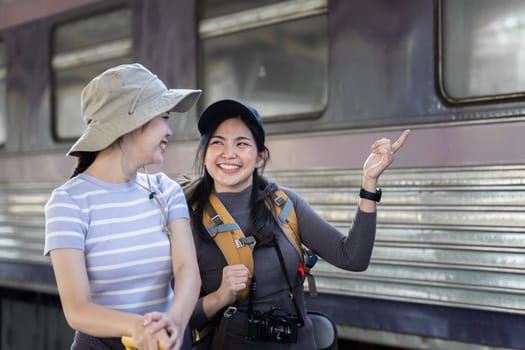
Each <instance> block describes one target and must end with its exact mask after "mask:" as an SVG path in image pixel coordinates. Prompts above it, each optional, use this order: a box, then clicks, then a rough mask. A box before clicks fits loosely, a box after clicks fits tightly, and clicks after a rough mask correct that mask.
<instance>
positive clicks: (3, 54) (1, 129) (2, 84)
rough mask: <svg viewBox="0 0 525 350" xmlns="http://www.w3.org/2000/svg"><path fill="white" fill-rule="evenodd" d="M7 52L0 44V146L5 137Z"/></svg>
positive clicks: (3, 45)
mask: <svg viewBox="0 0 525 350" xmlns="http://www.w3.org/2000/svg"><path fill="white" fill-rule="evenodd" d="M6 85H7V50H6V45H5V44H4V43H3V42H0V146H1V145H3V144H5V141H6V137H7V132H6V129H7V93H6V91H7V89H6Z"/></svg>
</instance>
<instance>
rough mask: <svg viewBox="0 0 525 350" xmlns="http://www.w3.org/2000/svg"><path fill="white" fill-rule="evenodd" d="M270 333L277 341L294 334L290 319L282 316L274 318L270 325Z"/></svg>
mask: <svg viewBox="0 0 525 350" xmlns="http://www.w3.org/2000/svg"><path fill="white" fill-rule="evenodd" d="M268 334H269V335H270V336H271V337H272V339H273V340H275V341H284V340H286V338H287V337H288V336H289V335H290V334H292V329H291V328H290V323H289V322H288V320H285V319H282V318H278V319H274V320H272V322H271V323H270V324H269V325H268Z"/></svg>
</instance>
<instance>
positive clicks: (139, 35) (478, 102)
mask: <svg viewBox="0 0 525 350" xmlns="http://www.w3.org/2000/svg"><path fill="white" fill-rule="evenodd" d="M524 37H525V3H523V1H520V0H501V1H490V0H434V1H432V0H366V1H365V0H284V1H278V0H252V1H242V0H228V1H225V0H222V1H221V0H200V1H182V0H148V1H146V0H112V1H97V0H68V1H65V0H45V1H32V0H0V198H2V199H1V200H0V291H1V292H0V295H1V298H2V300H1V306H0V307H1V312H0V315H1V316H0V317H1V321H0V324H1V330H0V348H2V349H22V348H34V349H61V348H67V347H68V346H69V342H70V340H71V336H72V332H71V330H70V329H69V328H68V326H67V324H66V323H65V320H64V318H63V315H62V313H61V309H60V303H59V300H58V295H57V290H56V286H55V281H54V277H53V272H52V269H51V267H50V263H49V259H48V258H47V257H44V256H43V255H42V254H43V239H44V217H43V205H44V203H45V202H46V201H47V199H48V196H49V194H50V192H51V190H52V189H53V188H54V187H55V186H57V185H58V184H60V183H62V182H64V181H65V180H66V179H67V178H68V177H69V176H70V175H71V172H72V168H73V165H74V163H73V162H74V159H72V158H71V157H66V156H65V153H66V151H67V150H68V149H69V146H70V145H71V143H72V141H73V140H74V139H75V138H76V137H77V136H78V135H80V133H81V130H82V129H83V127H84V126H83V125H82V122H81V116H80V108H79V106H80V91H81V89H82V87H83V86H84V85H85V84H86V83H87V81H88V80H89V79H90V78H92V77H93V76H94V75H96V74H97V73H99V72H100V71H102V70H103V69H105V68H107V67H109V66H112V65H115V64H117V63H124V62H134V61H136V62H141V63H143V64H144V65H145V66H148V67H150V68H151V69H152V70H153V71H155V72H157V73H158V74H159V75H160V76H161V78H162V79H163V80H164V81H166V82H167V83H168V85H169V86H175V87H183V88H201V89H203V95H202V98H201V101H200V102H199V104H198V106H197V108H196V109H195V110H193V111H191V112H190V113H189V114H188V115H186V116H182V117H180V118H172V123H173V125H172V128H173V130H174V136H173V139H172V140H171V144H170V146H169V147H168V150H167V152H168V157H167V159H168V161H167V162H166V164H165V165H164V167H163V168H160V169H159V170H162V171H165V172H167V173H168V174H169V175H171V176H173V177H177V176H179V175H181V174H186V173H191V172H192V165H193V156H194V152H195V148H196V146H197V142H198V135H199V134H198V131H197V128H196V120H197V115H198V113H199V112H200V111H202V110H203V108H204V107H206V106H207V105H208V104H210V103H211V102H212V101H215V100H217V99H220V98H234V99H239V100H241V101H244V102H246V103H249V104H251V105H253V106H255V107H256V108H257V109H258V110H259V111H260V112H261V115H262V116H263V118H264V119H265V124H266V127H267V131H268V145H269V148H270V151H271V160H270V163H269V165H268V167H267V170H266V172H267V175H268V176H270V177H272V178H274V179H275V180H277V181H278V182H279V183H281V184H283V185H285V186H290V187H292V188H294V189H297V191H298V192H299V193H301V194H302V195H303V196H304V197H305V198H306V199H307V200H308V201H309V202H310V203H311V204H312V205H313V206H314V207H315V208H316V210H317V211H318V212H319V213H320V214H321V215H322V216H323V217H325V218H326V219H327V220H329V221H330V222H332V223H333V224H335V225H336V226H337V227H340V228H341V230H342V232H346V229H347V227H348V225H349V223H350V222H351V221H352V219H353V214H354V210H355V206H356V204H357V198H358V196H357V193H358V190H359V187H360V181H361V169H360V167H361V166H362V163H363V161H364V158H365V157H366V156H367V155H368V153H369V147H370V144H371V143H372V142H373V141H374V140H376V139H377V138H380V137H383V136H385V137H390V138H392V139H395V138H397V136H398V135H399V134H400V132H401V130H403V129H405V128H410V129H412V133H411V135H410V137H409V140H408V141H407V143H406V144H405V146H404V147H403V150H402V152H400V153H399V154H396V159H395V162H394V164H393V165H392V167H391V168H390V169H389V170H388V171H387V172H386V173H385V174H383V175H382V177H381V179H380V185H381V187H383V199H382V201H381V203H380V204H379V207H378V228H377V239H376V243H375V246H374V252H373V256H372V261H371V264H370V267H369V268H368V270H367V271H366V272H359V273H352V272H346V271H342V270H340V269H337V268H334V267H333V266H330V265H329V264H327V263H324V262H323V261H320V262H319V263H318V264H317V266H316V267H315V269H314V270H315V275H316V280H317V285H318V289H319V292H320V295H319V296H318V297H317V298H309V299H308V303H309V305H310V307H311V308H312V309H317V310H322V311H324V312H325V313H327V314H329V315H331V316H332V318H333V319H334V320H335V321H336V323H337V326H338V330H339V336H340V338H341V339H340V348H341V349H343V348H346V347H347V346H354V347H355V348H362V349H374V348H375V349H377V348H378V347H379V346H383V347H385V348H386V347H388V348H403V349H523V348H525V338H524V337H523V334H524V332H525V254H524V253H525V177H524V174H525V152H524V151H523V150H524V149H525V138H524V137H523V133H524V130H525V41H524V40H523V38H524ZM320 234H322V233H320ZM30 334H31V335H33V336H32V337H31V336H29V335H30Z"/></svg>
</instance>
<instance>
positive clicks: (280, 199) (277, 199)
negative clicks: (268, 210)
mask: <svg viewBox="0 0 525 350" xmlns="http://www.w3.org/2000/svg"><path fill="white" fill-rule="evenodd" d="M273 201H274V202H275V204H277V205H278V206H280V207H282V206H283V204H284V198H283V197H281V196H276V197H275V198H274V199H273Z"/></svg>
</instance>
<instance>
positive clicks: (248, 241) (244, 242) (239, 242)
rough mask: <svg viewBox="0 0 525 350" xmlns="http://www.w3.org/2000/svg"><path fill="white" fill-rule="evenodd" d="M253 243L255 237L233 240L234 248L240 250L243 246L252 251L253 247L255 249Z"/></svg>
mask: <svg viewBox="0 0 525 350" xmlns="http://www.w3.org/2000/svg"><path fill="white" fill-rule="evenodd" d="M255 243H256V242H255V237H253V236H248V237H242V238H239V239H236V240H235V246H236V247H237V248H242V247H244V246H245V245H249V246H250V249H252V250H253V247H255Z"/></svg>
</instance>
